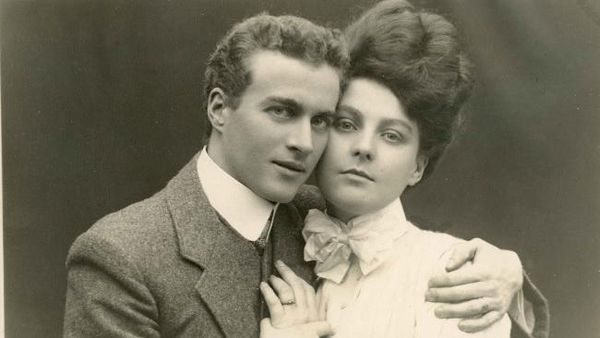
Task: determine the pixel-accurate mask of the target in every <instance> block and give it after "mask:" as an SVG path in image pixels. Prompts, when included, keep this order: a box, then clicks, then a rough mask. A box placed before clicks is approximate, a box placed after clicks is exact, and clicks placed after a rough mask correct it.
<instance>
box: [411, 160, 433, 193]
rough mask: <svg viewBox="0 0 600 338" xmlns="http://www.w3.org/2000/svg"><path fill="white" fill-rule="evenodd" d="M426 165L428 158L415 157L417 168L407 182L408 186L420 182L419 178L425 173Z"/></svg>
mask: <svg viewBox="0 0 600 338" xmlns="http://www.w3.org/2000/svg"><path fill="white" fill-rule="evenodd" d="M427 163H429V158H428V157H427V156H425V155H417V167H416V168H415V171H414V172H413V174H412V176H411V177H410V179H409V180H408V185H410V186H413V185H415V184H417V183H419V181H421V178H423V173H424V172H425V168H427Z"/></svg>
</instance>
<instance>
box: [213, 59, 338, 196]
mask: <svg viewBox="0 0 600 338" xmlns="http://www.w3.org/2000/svg"><path fill="white" fill-rule="evenodd" d="M247 62H248V63H247V67H248V69H249V70H250V74H251V80H250V84H249V85H248V87H247V88H246V89H245V91H244V92H243V94H242V95H241V97H240V98H239V106H238V107H237V108H236V109H232V108H226V109H225V110H224V114H223V117H224V124H223V127H222V150H223V151H222V154H221V155H222V157H221V158H222V163H219V164H220V165H221V166H222V167H223V169H224V170H225V171H227V172H228V173H229V174H230V175H231V176H233V177H234V178H235V179H237V180H238V181H239V182H241V183H242V184H244V185H246V186H247V187H248V188H250V189H251V190H252V191H254V192H255V193H256V194H257V195H259V196H261V197H263V198H265V199H267V200H269V201H274V202H289V201H290V200H291V199H292V198H293V197H294V195H295V194H296V192H297V191H298V188H299V187H300V185H301V184H303V183H304V182H305V181H306V179H307V178H308V176H309V175H310V173H311V172H312V170H313V169H314V167H315V165H316V163H317V161H318V160H319V158H320V157H321V154H322V153H323V150H324V149H325V146H326V145H327V139H328V135H329V133H328V129H329V123H330V122H329V121H330V119H331V115H332V114H333V113H334V111H335V107H336V104H337V100H338V97H339V94H340V93H339V90H340V89H339V84H340V78H339V75H338V73H337V72H336V70H335V69H334V68H333V67H331V66H328V65H326V64H323V65H320V66H314V65H311V64H309V63H306V62H304V61H300V60H298V59H295V58H291V57H288V56H285V55H283V54H281V53H279V52H274V51H258V52H256V53H255V54H253V55H252V56H251V57H250V58H249V59H248V60H247Z"/></svg>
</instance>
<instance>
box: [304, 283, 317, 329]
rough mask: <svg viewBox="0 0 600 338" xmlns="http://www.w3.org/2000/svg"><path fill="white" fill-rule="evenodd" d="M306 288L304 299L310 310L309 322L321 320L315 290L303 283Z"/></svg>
mask: <svg viewBox="0 0 600 338" xmlns="http://www.w3.org/2000/svg"><path fill="white" fill-rule="evenodd" d="M302 282H303V283H302V284H303V286H304V297H305V299H306V307H307V310H308V320H309V321H316V320H319V312H318V309H317V296H316V293H315V289H314V288H313V287H312V286H311V285H310V284H308V283H306V282H304V281H302Z"/></svg>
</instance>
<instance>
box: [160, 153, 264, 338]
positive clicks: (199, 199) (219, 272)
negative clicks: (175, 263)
mask: <svg viewBox="0 0 600 338" xmlns="http://www.w3.org/2000/svg"><path fill="white" fill-rule="evenodd" d="M197 158H198V154H197V155H196V156H194V158H193V159H192V161H191V162H190V163H188V164H187V165H186V166H185V167H184V168H183V169H182V170H181V171H180V173H179V174H178V175H177V176H176V177H175V178H173V179H172V180H171V182H169V185H168V186H167V203H168V206H169V210H170V212H171V215H172V218H173V222H174V226H175V232H176V234H177V241H178V243H179V251H180V254H181V256H182V257H183V258H184V259H187V260H189V261H191V262H193V263H195V264H197V265H198V266H199V267H201V268H202V270H203V273H202V276H201V277H200V279H199V280H198V283H197V284H196V290H197V292H198V294H199V296H200V297H201V298H202V300H203V301H204V302H205V303H206V305H207V306H208V308H209V309H210V311H211V312H212V313H213V315H214V317H215V318H216V321H217V322H218V324H219V325H220V327H221V329H222V330H223V332H224V333H225V335H226V336H228V337H244V336H249V335H255V334H256V333H257V332H258V322H257V320H256V319H257V317H256V311H257V309H256V303H255V302H256V299H257V298H256V297H257V289H256V287H257V286H258V284H259V282H260V280H259V279H260V276H259V271H260V265H259V263H258V261H257V260H256V259H251V258H252V257H253V256H252V255H256V251H255V249H254V247H253V246H252V244H251V243H250V242H248V241H246V240H245V239H243V238H242V237H241V236H239V235H237V234H235V233H234V232H233V231H232V230H231V229H229V228H228V227H227V226H225V225H223V224H222V223H221V221H220V220H219V217H218V215H217V213H216V212H215V211H214V209H213V208H212V207H211V206H210V204H209V202H208V199H207V198H206V196H205V195H204V192H203V191H202V188H201V184H200V180H199V178H198V175H197V169H196V168H197V167H196V161H197Z"/></svg>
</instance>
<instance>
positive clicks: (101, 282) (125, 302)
mask: <svg viewBox="0 0 600 338" xmlns="http://www.w3.org/2000/svg"><path fill="white" fill-rule="evenodd" d="M66 264H67V269H68V279H67V300H66V309H65V321H64V336H65V337H160V333H159V327H158V310H157V306H156V303H155V301H154V299H153V297H152V295H151V293H150V291H149V289H148V288H147V287H146V286H145V285H144V282H143V276H142V274H141V273H140V272H139V271H138V270H137V268H136V266H135V265H134V264H133V263H132V260H131V258H130V257H128V255H127V254H126V251H125V250H123V249H121V248H119V247H118V246H117V245H115V244H113V243H111V242H110V241H109V240H106V239H103V238H101V236H98V235H94V234H93V233H86V234H84V235H82V236H80V237H79V238H78V239H77V240H76V241H75V243H74V244H73V246H72V247H71V250H70V252H69V256H68V257H67V263H66Z"/></svg>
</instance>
